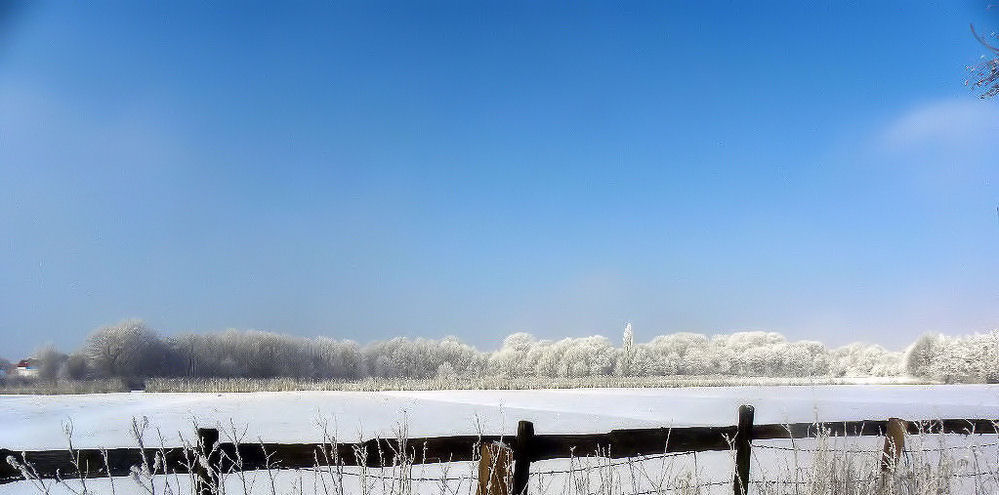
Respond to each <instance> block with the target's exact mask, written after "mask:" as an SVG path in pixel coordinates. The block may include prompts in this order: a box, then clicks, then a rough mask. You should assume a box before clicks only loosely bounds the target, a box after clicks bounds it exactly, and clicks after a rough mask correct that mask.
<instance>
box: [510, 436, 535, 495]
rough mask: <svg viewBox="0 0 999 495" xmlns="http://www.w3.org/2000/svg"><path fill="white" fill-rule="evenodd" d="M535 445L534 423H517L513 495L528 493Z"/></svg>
mask: <svg viewBox="0 0 999 495" xmlns="http://www.w3.org/2000/svg"><path fill="white" fill-rule="evenodd" d="M533 443H534V423H532V422H530V421H521V422H520V423H517V445H516V448H515V449H514V451H513V494H512V495H524V494H526V493H527V479H528V478H529V477H530V475H531V457H532V455H533V453H532V451H531V447H532V446H533Z"/></svg>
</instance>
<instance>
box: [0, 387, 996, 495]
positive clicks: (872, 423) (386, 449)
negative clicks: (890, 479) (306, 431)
mask: <svg viewBox="0 0 999 495" xmlns="http://www.w3.org/2000/svg"><path fill="white" fill-rule="evenodd" d="M753 420H754V411H753V407H752V406H742V407H740V408H739V421H738V424H737V425H735V426H717V427H716V426H705V427H686V428H643V429H621V430H613V431H610V432H608V433H598V434H580V435H536V434H535V433H534V425H533V424H532V423H530V422H528V421H521V422H520V423H519V425H518V428H517V435H516V436H515V437H510V436H506V437H503V436H499V435H464V436H460V435H459V436H447V437H424V438H409V439H406V440H397V439H371V440H368V441H366V442H360V443H336V444H331V443H299V444H290V443H238V444H237V443H232V442H219V441H218V440H219V432H218V430H215V429H199V430H198V435H199V441H198V442H197V444H195V445H191V446H190V447H188V448H184V447H173V448H146V449H124V448H120V449H106V450H104V449H76V450H73V451H69V450H67V449H62V450H42V451H13V450H7V449H0V484H2V483H10V482H14V481H18V480H21V479H23V477H22V473H21V472H20V471H19V470H18V469H17V468H16V467H15V466H14V465H12V464H11V462H10V461H14V463H20V464H30V465H31V466H32V469H33V471H34V475H35V476H37V477H39V478H43V479H55V478H61V479H70V478H79V477H81V473H80V472H79V471H78V469H77V466H81V467H83V469H82V470H84V471H85V473H82V474H83V475H85V476H86V477H102V476H108V475H109V474H110V475H111V476H126V475H129V474H130V472H131V470H132V468H133V466H136V465H139V464H142V462H143V459H145V460H146V461H147V462H148V463H149V465H153V464H154V463H155V462H154V461H155V459H156V458H157V457H159V459H160V463H159V466H160V467H161V469H165V470H166V471H167V472H170V473H178V474H194V475H195V477H196V479H198V480H201V482H202V483H204V484H205V485H207V484H209V483H211V482H212V479H211V477H212V476H214V474H213V473H212V472H208V471H209V470H208V469H206V468H205V467H204V465H205V464H204V463H199V462H197V459H198V456H204V458H206V459H208V460H209V461H210V462H209V465H211V466H212V468H213V469H212V470H211V471H213V472H215V473H218V472H221V473H229V472H232V471H234V470H242V471H252V470H262V469H268V468H270V469H301V468H312V467H315V466H317V465H319V466H324V465H342V466H361V465H365V466H369V467H378V466H383V465H384V466H389V465H392V463H393V462H398V460H399V458H398V456H399V455H400V454H401V455H405V456H406V462H409V463H412V464H426V463H441V462H458V461H475V460H478V459H479V453H480V447H481V446H482V445H485V444H491V443H494V442H503V443H505V444H506V445H508V446H509V448H510V449H511V450H512V458H513V464H514V465H513V486H512V490H511V491H512V492H513V493H514V494H515V495H519V494H522V493H525V490H526V487H527V483H528V479H529V473H530V465H531V463H532V462H534V461H540V460H547V459H560V458H569V457H573V456H580V455H589V454H592V453H597V452H599V453H600V456H602V457H610V458H626V457H640V456H648V455H657V454H663V453H670V452H705V451H719V450H735V462H736V469H735V471H736V472H735V475H734V480H733V490H734V493H735V494H736V495H744V494H745V493H746V490H747V486H748V482H749V472H750V458H751V455H750V452H751V449H752V441H754V440H773V439H800V438H814V437H817V436H819V435H823V434H825V435H830V436H847V437H855V436H886V435H889V436H888V437H886V445H885V455H886V456H889V457H890V456H891V455H897V452H898V451H900V449H901V445H898V443H900V442H901V440H898V439H900V438H901V437H900V436H899V434H900V432H899V431H897V430H899V429H903V430H904V432H905V433H908V434H913V435H915V434H939V433H944V434H964V435H969V434H993V435H994V434H996V433H997V424H999V420H992V419H942V420H926V421H901V420H898V419H897V418H890V419H886V420H867V421H841V422H826V423H793V424H762V425H757V424H754V423H753ZM893 430H895V431H893ZM889 443H890V444H891V446H892V448H891V449H889ZM894 449H898V450H895V452H896V453H895V454H890V450H894ZM74 458H75V459H74ZM237 460H238V462H237ZM74 461H75V462H74ZM885 465H886V466H887V464H885ZM192 471H193V473H192ZM204 492H205V493H207V492H208V490H205V491H204Z"/></svg>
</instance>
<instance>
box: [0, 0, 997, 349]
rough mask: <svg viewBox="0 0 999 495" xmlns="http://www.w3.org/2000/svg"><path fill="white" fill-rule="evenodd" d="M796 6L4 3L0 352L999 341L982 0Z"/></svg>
mask: <svg viewBox="0 0 999 495" xmlns="http://www.w3.org/2000/svg"><path fill="white" fill-rule="evenodd" d="M331 4H332V5H331ZM804 4H805V2H788V3H786V4H777V3H771V2H766V3H765V5H760V4H759V3H758V2H718V3H714V2H692V3H690V4H686V5H684V4H680V3H666V2H648V3H643V2H638V3H632V2H627V3H625V4H623V6H622V4H620V3H619V2H608V3H588V2H586V3H580V2H567V3H549V2H535V1H530V2H508V1H502V2H486V3H479V2H469V1H464V0H462V1H455V2H410V1H402V2H351V1H346V2H335V3H333V2H317V3H315V4H305V3H295V4H294V5H287V4H285V3H282V4H281V5H270V6H267V5H263V4H250V3H244V2H240V3H238V4H227V5H225V6H213V5H208V4H207V3H206V2H190V3H188V2H116V3H102V4H99V5H92V4H91V2H37V3H31V4H28V3H19V4H11V3H9V2H5V3H4V5H5V6H4V7H3V8H0V339H2V342H3V345H2V348H0V355H6V356H7V357H9V358H15V357H19V356H20V355H23V354H26V353H29V352H30V351H31V350H32V349H34V348H36V347H38V346H39V345H40V344H42V343H45V342H54V343H55V344H56V345H58V346H59V347H61V348H63V349H72V348H75V347H76V346H78V345H79V344H80V343H81V342H82V340H83V338H84V337H85V336H86V335H87V334H88V333H89V332H90V331H92V330H93V329H95V328H96V327H98V326H101V325H104V324H110V323H114V322H116V321H118V320H121V319H123V318H127V317H139V318H143V319H145V320H146V321H147V322H148V323H149V324H150V325H151V326H152V327H154V328H156V329H158V330H161V331H163V332H164V333H173V332H179V331H189V330H194V331H212V330H221V329H225V328H230V327H232V328H243V329H248V328H256V329H263V330H274V331H279V332H287V333H293V334H299V335H320V334H322V335H330V336H333V337H336V338H352V339H356V340H360V341H362V342H364V341H369V340H372V339H377V338H386V337H390V336H396V335H405V336H428V337H440V336H444V335H449V334H451V335H457V336H459V337H461V338H462V339H464V340H466V341H468V342H470V343H472V344H475V345H477V346H479V347H481V348H485V349H490V348H495V347H497V346H498V345H499V341H500V339H501V338H502V337H503V336H505V335H506V334H508V333H511V332H514V331H530V332H533V333H535V334H536V335H538V336H540V337H546V338H552V337H562V336H582V335H591V334H594V333H599V334H603V335H608V336H611V337H613V338H615V339H616V338H617V336H618V335H619V334H620V332H621V329H622V328H623V327H624V323H625V322H626V321H632V322H633V323H634V326H635V331H636V334H637V338H638V339H639V340H646V339H648V338H649V337H651V336H653V335H656V334H660V333H666V332H674V331H696V332H704V333H718V332H728V331H733V330H745V329H764V330H775V331H780V332H783V333H784V334H786V335H787V336H788V337H790V338H793V339H802V338H807V339H818V340H822V341H824V342H826V343H828V344H831V345H839V344H844V343H847V342H851V341H855V340H863V341H868V342H876V343H881V344H885V345H886V346H888V347H890V348H896V349H897V348H901V347H903V346H904V345H906V344H907V343H908V342H910V341H911V340H912V339H913V338H915V337H916V336H918V335H919V334H921V333H923V332H926V331H943V332H948V333H971V332H975V331H984V330H990V329H993V328H997V327H999V216H997V209H996V208H997V204H999V173H997V172H999V149H997V148H999V146H997V144H996V143H997V142H999V139H997V138H999V101H991V102H982V101H979V100H977V99H976V98H975V97H974V95H973V94H971V93H970V92H969V90H968V89H967V88H965V87H964V86H963V84H962V82H963V80H964V78H965V77H966V71H965V66H966V65H968V64H971V63H974V62H975V61H976V60H977V59H978V57H979V56H980V55H982V54H983V53H984V50H983V49H982V48H981V47H980V46H979V45H977V44H976V42H975V41H974V40H973V38H972V37H971V34H970V31H969V29H968V24H969V22H975V23H976V25H977V26H979V27H980V28H981V30H983V31H988V30H990V29H999V9H993V10H991V11H987V10H986V9H985V5H986V4H987V2H968V3H960V2H942V4H943V5H933V6H926V5H919V4H917V3H916V2H909V1H905V2H859V5H857V4H847V2H832V3H827V4H812V5H804Z"/></svg>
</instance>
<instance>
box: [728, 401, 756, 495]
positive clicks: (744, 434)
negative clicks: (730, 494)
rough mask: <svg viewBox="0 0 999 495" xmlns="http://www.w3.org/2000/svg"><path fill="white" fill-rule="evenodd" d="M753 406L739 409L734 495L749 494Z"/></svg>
mask: <svg viewBox="0 0 999 495" xmlns="http://www.w3.org/2000/svg"><path fill="white" fill-rule="evenodd" d="M754 413H755V410H754V409H753V406H750V405H748V404H747V405H744V406H742V407H740V408H739V430H738V432H736V434H735V481H734V483H733V485H734V490H735V495H746V494H747V493H749V459H750V450H751V449H752V448H753V444H752V441H753V415H754Z"/></svg>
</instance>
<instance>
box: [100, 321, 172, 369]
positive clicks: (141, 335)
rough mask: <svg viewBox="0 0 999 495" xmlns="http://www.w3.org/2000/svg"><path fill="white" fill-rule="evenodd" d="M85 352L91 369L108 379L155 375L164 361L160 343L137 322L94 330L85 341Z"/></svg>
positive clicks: (157, 338)
mask: <svg viewBox="0 0 999 495" xmlns="http://www.w3.org/2000/svg"><path fill="white" fill-rule="evenodd" d="M85 352H86V353H87V356H88V358H89V360H90V363H91V365H92V367H93V369H94V370H95V371H96V372H97V373H99V374H100V375H102V376H108V377H125V378H130V377H138V376H154V375H157V374H159V373H160V372H161V370H162V366H163V364H164V360H165V358H166V352H165V348H164V346H163V343H162V341H160V339H159V337H158V336H157V335H156V334H155V333H154V332H153V331H152V330H150V329H149V328H148V327H146V325H145V324H144V323H143V322H142V321H140V320H126V321H123V322H121V323H119V324H117V325H111V326H107V327H103V328H101V329H99V330H97V331H96V332H94V333H93V334H91V335H90V337H89V338H88V339H87V343H86V351H85Z"/></svg>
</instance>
